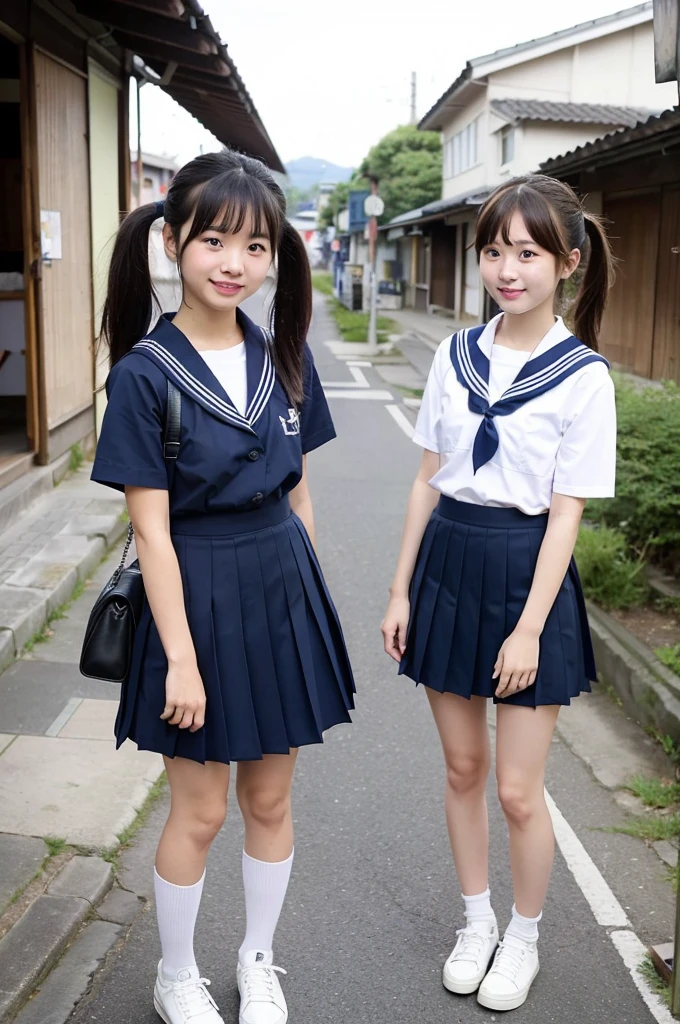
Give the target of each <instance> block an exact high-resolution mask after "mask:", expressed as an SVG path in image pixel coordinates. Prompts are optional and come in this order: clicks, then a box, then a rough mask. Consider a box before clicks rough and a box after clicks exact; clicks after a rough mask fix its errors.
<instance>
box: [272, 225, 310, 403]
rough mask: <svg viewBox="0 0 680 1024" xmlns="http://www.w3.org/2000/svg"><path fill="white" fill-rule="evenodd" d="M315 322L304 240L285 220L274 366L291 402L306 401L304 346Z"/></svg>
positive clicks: (279, 258)
mask: <svg viewBox="0 0 680 1024" xmlns="http://www.w3.org/2000/svg"><path fill="white" fill-rule="evenodd" d="M311 319H312V275H311V271H310V269H309V259H308V258H307V250H306V249H305V246H304V242H303V241H302V238H301V237H300V235H299V234H298V232H297V231H296V230H295V228H294V227H293V226H292V224H290V223H289V222H288V221H286V220H284V222H283V225H282V228H281V239H280V243H279V249H278V281H277V286H276V295H275V297H274V315H273V331H274V362H275V365H276V372H277V373H278V376H279V380H280V381H281V384H282V385H283V387H284V390H285V391H286V394H287V395H288V397H289V398H290V400H291V402H294V403H295V404H296V405H300V404H301V403H302V400H303V398H304V386H303V365H302V363H303V346H304V343H305V339H306V337H307V332H308V330H309V324H310V321H311Z"/></svg>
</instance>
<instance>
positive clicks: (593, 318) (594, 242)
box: [573, 213, 614, 352]
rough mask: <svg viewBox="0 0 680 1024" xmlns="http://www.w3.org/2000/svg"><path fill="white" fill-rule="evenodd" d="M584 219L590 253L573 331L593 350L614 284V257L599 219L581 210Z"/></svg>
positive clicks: (579, 294)
mask: <svg viewBox="0 0 680 1024" xmlns="http://www.w3.org/2000/svg"><path fill="white" fill-rule="evenodd" d="M584 222H585V229H586V234H587V235H588V239H589V241H590V252H589V254H588V264H587V266H586V270H585V274H584V276H583V281H582V283H581V288H580V290H579V293H578V295H577V296H576V303H575V305H574V313H573V319H574V333H575V334H576V337H577V338H579V339H580V340H581V341H582V342H583V343H584V344H586V345H588V346H589V347H590V348H592V349H594V351H595V352H597V345H598V336H599V333H600V325H601V323H602V316H603V314H604V311H605V308H606V306H607V300H608V298H609V289H610V288H611V286H612V284H613V283H614V257H613V255H612V250H611V245H610V244H609V239H608V238H607V235H606V233H605V230H604V227H603V225H602V222H601V221H600V219H599V218H598V217H595V216H593V214H589V213H584Z"/></svg>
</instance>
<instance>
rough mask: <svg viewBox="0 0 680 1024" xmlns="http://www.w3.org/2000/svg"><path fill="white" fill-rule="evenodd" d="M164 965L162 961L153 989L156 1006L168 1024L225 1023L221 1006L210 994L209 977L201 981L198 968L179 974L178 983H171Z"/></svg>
mask: <svg viewBox="0 0 680 1024" xmlns="http://www.w3.org/2000/svg"><path fill="white" fill-rule="evenodd" d="M162 964H163V961H162V960H161V962H160V963H159V965H158V976H157V977H156V987H155V988H154V990H153V1005H154V1006H155V1008H156V1013H157V1014H158V1016H159V1017H160V1018H161V1019H162V1020H164V1021H165V1024H224V1021H223V1020H222V1018H221V1017H220V1015H219V1012H218V1009H217V1003H216V1002H215V1000H214V999H213V997H212V996H211V995H209V994H208V991H207V987H206V986H208V985H209V984H210V982H209V981H208V979H207V978H199V976H198V970H196V969H195V968H194V969H193V970H192V969H191V968H186V969H185V970H183V971H179V973H178V974H177V980H176V981H168V979H167V978H166V977H165V976H164V975H163V971H162Z"/></svg>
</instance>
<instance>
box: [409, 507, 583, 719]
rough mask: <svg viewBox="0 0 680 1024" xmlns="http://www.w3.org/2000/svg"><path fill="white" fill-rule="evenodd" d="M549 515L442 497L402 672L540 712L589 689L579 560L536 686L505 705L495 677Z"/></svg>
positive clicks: (550, 622)
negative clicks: (495, 695) (494, 673)
mask: <svg viewBox="0 0 680 1024" xmlns="http://www.w3.org/2000/svg"><path fill="white" fill-rule="evenodd" d="M547 525H548V515H547V513H546V514H544V515H537V516H529V515H526V514H525V513H524V512H520V511H519V510H518V509H512V508H490V507H488V506H486V505H472V504H468V503H466V502H460V501H455V500H454V499H452V498H447V497H444V496H442V497H441V498H440V500H439V504H438V506H437V508H436V509H435V511H434V512H433V513H432V517H431V519H430V522H429V523H428V526H427V528H426V530H425V534H424V536H423V540H422V544H421V546H420V551H419V554H418V558H417V561H416V566H415V569H414V572H413V579H412V581H411V592H410V598H411V619H410V622H409V627H408V634H407V639H406V651H405V654H404V657H403V659H402V662H401V665H400V668H399V672H400V673H402V674H404V675H407V676H409V678H411V679H413V680H415V682H416V683H422V684H423V685H425V686H429V687H431V688H432V689H434V690H438V691H439V692H440V693H444V692H447V693H455V694H459V695H460V696H461V697H468V698H469V697H472V696H480V697H493V699H494V703H502V704H519V705H522V706H525V707H537V706H538V705H541V704H569V702H570V700H571V698H572V697H576V696H578V694H579V693H583V692H584V691H586V692H587V691H589V690H590V680H593V681H595V679H596V674H595V659H594V656H593V646H592V642H591V638H590V630H589V627H588V619H587V615H586V607H585V601H584V598H583V591H582V589H581V582H580V580H579V576H578V572H577V569H576V564H575V562H574V560H573V559H572V561H571V564H570V566H569V570H568V572H567V575H566V576H565V579H564V582H563V584H562V586H561V587H560V591H559V593H558V595H557V599H556V600H555V603H554V605H553V607H552V609H551V611H550V614H549V615H548V618H547V621H546V624H545V628H544V630H543V633H542V634H541V640H540V655H539V662H538V671H537V673H536V682H535V683H534V684H533V686H530V687H528V688H527V689H525V690H522V691H520V692H519V693H516V694H513V695H512V696H510V697H507V698H505V699H503V700H501V701H500V702H499V701H497V699H496V697H494V692H495V690H496V687H497V686H498V681H497V680H494V679H492V676H493V667H494V664H495V663H496V658H497V657H498V652H499V650H500V648H501V646H502V645H503V643H504V641H505V640H506V639H507V637H508V636H509V635H510V633H512V631H513V630H514V629H515V627H516V625H517V623H518V621H519V618H520V616H521V614H522V611H523V609H524V605H525V603H526V600H527V597H528V596H529V590H530V588H531V584H532V580H533V576H534V571H535V568H536V562H537V559H538V553H539V550H540V547H541V542H542V540H543V537H544V534H545V531H546V527H547Z"/></svg>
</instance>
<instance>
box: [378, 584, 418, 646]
mask: <svg viewBox="0 0 680 1024" xmlns="http://www.w3.org/2000/svg"><path fill="white" fill-rule="evenodd" d="M410 614H411V604H410V602H409V599H408V598H407V597H392V598H390V603H389V604H388V606H387V611H386V612H385V618H384V619H383V620H382V623H381V624H380V629H381V631H382V635H383V641H384V644H385V651H386V652H387V654H389V656H390V658H394V660H395V661H401V659H402V657H403V655H404V651H405V650H406V630H407V628H408V620H409V616H410Z"/></svg>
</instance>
